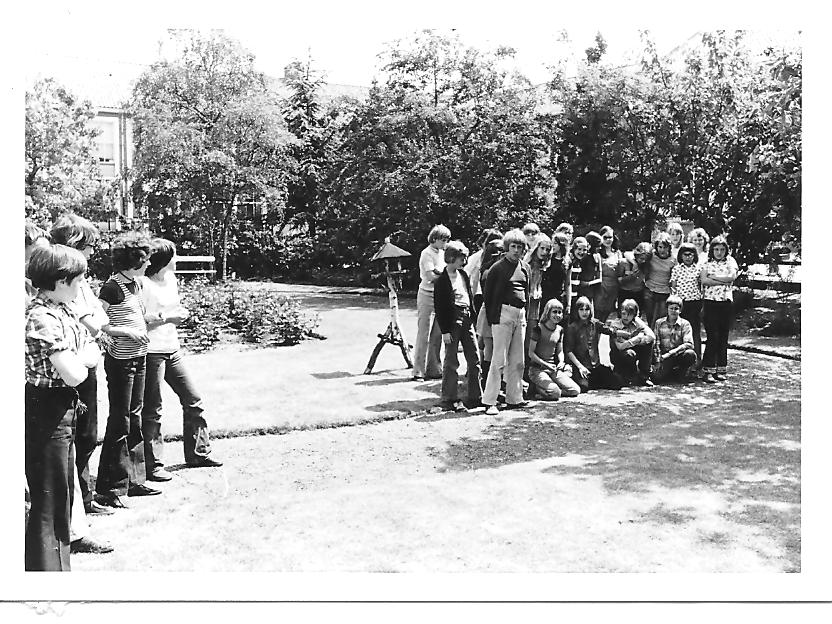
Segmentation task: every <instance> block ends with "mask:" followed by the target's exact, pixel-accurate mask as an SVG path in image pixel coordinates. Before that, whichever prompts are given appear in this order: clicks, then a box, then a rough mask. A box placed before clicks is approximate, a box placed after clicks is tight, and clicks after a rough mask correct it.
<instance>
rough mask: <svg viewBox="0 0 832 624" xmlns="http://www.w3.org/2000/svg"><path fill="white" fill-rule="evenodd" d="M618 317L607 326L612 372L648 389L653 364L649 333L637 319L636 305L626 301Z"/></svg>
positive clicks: (650, 334)
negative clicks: (609, 331) (609, 336)
mask: <svg viewBox="0 0 832 624" xmlns="http://www.w3.org/2000/svg"><path fill="white" fill-rule="evenodd" d="M618 311H619V317H618V318H617V319H615V320H614V321H612V323H610V328H611V329H612V330H613V334H612V336H613V339H612V340H611V341H610V342H611V344H610V363H611V364H612V366H613V370H614V371H615V372H616V373H618V374H619V375H620V376H621V378H622V379H624V380H625V381H626V382H627V383H628V384H632V383H637V384H638V385H640V386H652V385H653V382H652V381H650V367H651V365H652V363H653V341H654V340H655V339H656V336H655V334H653V331H652V330H651V329H650V328H649V327H648V326H647V324H646V323H645V322H644V321H642V320H641V319H640V318H639V315H638V313H639V309H638V304H637V303H636V302H635V301H633V300H632V299H626V300H625V301H623V302H622V303H621V307H620V308H619V310H618Z"/></svg>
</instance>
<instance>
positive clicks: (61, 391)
mask: <svg viewBox="0 0 832 624" xmlns="http://www.w3.org/2000/svg"><path fill="white" fill-rule="evenodd" d="M26 270H27V276H28V278H29V280H30V281H31V284H32V286H33V287H34V288H36V289H37V290H38V294H37V295H36V296H35V297H34V299H33V300H32V301H31V303H30V304H29V307H28V309H27V311H26V331H25V336H26V352H25V354H26V355H25V367H26V369H25V370H26V389H25V408H24V409H25V423H26V424H25V457H26V482H27V484H28V487H29V496H30V500H31V508H30V510H29V521H28V522H27V524H26V537H25V546H24V551H25V568H26V570H39V571H68V570H69V569H70V564H69V553H70V534H69V533H70V515H71V511H70V510H71V508H72V500H73V497H74V495H73V491H74V489H75V488H74V482H75V453H74V447H73V436H74V429H75V418H76V411H77V410H80V409H84V406H82V405H81V404H80V402H79V401H78V391H77V390H76V387H77V386H78V384H80V383H81V382H83V381H84V380H85V379H86V378H87V374H88V371H89V369H90V368H91V367H93V366H95V365H96V364H97V362H98V358H99V357H100V355H101V354H100V352H99V351H98V349H97V348H96V347H94V346H93V347H90V342H89V341H88V340H87V337H86V332H87V330H86V329H85V328H84V326H83V325H81V323H80V322H79V321H78V318H77V316H76V315H75V312H74V311H73V310H72V308H71V307H70V303H71V302H72V301H74V300H75V298H76V297H77V296H78V290H79V285H80V282H81V280H83V279H84V272H85V271H86V270H87V262H86V260H85V259H84V256H83V255H82V254H81V252H79V251H77V250H75V249H71V248H70V247H66V246H64V245H49V246H40V247H37V248H35V249H33V251H32V254H31V257H30V258H29V262H28V265H27V269H26Z"/></svg>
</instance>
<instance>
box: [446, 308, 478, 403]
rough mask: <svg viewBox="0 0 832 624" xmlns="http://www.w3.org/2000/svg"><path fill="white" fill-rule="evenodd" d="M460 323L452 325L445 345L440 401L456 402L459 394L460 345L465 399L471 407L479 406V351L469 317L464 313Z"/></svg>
mask: <svg viewBox="0 0 832 624" xmlns="http://www.w3.org/2000/svg"><path fill="white" fill-rule="evenodd" d="M460 320H461V323H457V324H456V325H454V327H453V329H452V330H451V342H450V344H446V345H445V362H444V364H443V366H442V400H443V401H448V402H453V401H456V400H457V397H458V392H459V373H458V372H457V369H458V368H459V357H458V353H457V351H458V348H457V347H458V345H459V343H460V342H461V343H462V352H463V354H464V355H465V362H466V364H467V366H468V372H467V373H466V377H467V381H468V383H467V385H468V392H467V395H466V399H467V400H468V402H469V403H470V404H472V405H477V404H479V402H480V400H481V399H482V380H481V379H480V350H479V348H478V347H477V334H476V332H475V331H474V324H473V320H472V318H471V315H470V314H468V313H466V314H464V315H463V316H462V317H461V319H460Z"/></svg>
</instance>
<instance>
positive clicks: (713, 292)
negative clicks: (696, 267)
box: [700, 236, 738, 383]
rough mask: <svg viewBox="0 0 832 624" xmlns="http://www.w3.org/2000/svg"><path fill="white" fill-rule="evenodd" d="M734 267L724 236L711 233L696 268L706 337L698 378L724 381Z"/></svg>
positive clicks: (735, 270) (735, 263) (732, 297)
mask: <svg viewBox="0 0 832 624" xmlns="http://www.w3.org/2000/svg"><path fill="white" fill-rule="evenodd" d="M737 269H738V268H737V262H736V261H735V260H734V258H732V257H731V255H730V250H729V249H728V241H727V240H726V238H725V237H724V236H717V237H715V238H714V239H713V240H712V241H711V246H710V248H709V249H708V261H707V262H705V263H704V264H703V265H702V269H701V271H700V279H701V281H702V298H703V300H704V301H703V305H702V310H703V324H704V325H705V334H706V335H707V337H708V341H707V342H706V343H705V353H704V354H703V355H702V370H703V372H704V377H703V378H702V379H703V381H705V382H707V383H714V382H715V381H725V374H726V373H727V372H728V332H729V330H730V329H731V320H732V317H733V304H734V294H733V286H734V280H735V279H737ZM709 375H710V377H709Z"/></svg>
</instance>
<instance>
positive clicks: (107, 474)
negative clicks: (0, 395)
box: [25, 214, 222, 571]
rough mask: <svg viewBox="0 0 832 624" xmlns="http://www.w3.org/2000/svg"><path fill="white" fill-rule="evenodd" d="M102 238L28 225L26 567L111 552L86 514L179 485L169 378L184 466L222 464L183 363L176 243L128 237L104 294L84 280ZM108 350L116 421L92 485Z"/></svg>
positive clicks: (70, 222)
mask: <svg viewBox="0 0 832 624" xmlns="http://www.w3.org/2000/svg"><path fill="white" fill-rule="evenodd" d="M98 241H99V232H98V230H97V228H96V227H95V225H93V224H92V223H91V222H90V221H88V220H86V219H84V218H82V217H79V216H77V215H74V214H66V215H62V216H61V217H59V218H58V219H57V220H56V221H55V223H54V224H53V225H52V227H51V229H50V231H49V233H48V234H47V233H46V232H45V231H44V230H41V229H40V228H38V227H37V226H35V225H34V224H32V223H29V222H27V223H26V326H25V327H26V329H25V342H26V357H25V369H26V370H25V375H26V388H25V419H26V424H25V445H26V447H25V448H26V450H25V464H26V482H27V491H28V496H29V500H30V506H29V513H28V520H27V525H26V539H25V567H26V570H48V571H63V570H69V569H70V553H71V552H92V553H105V552H110V551H112V549H113V548H112V546H111V545H109V544H107V543H105V542H102V541H98V540H95V539H94V538H93V537H92V536H90V534H89V533H90V526H89V523H88V521H87V516H88V515H108V514H112V513H113V510H114V509H121V508H125V507H127V505H126V504H125V503H124V501H123V500H122V497H124V496H128V497H131V496H153V495H158V494H161V493H162V492H161V490H160V489H158V488H154V487H150V486H148V485H146V482H147V481H151V482H165V481H170V480H171V479H172V478H173V476H172V474H171V473H170V472H168V471H167V470H165V468H164V464H163V462H162V449H163V438H162V433H161V416H162V398H161V383H162V380H164V381H165V382H166V383H167V384H168V385H169V386H170V387H171V388H172V389H173V390H174V392H175V393H176V394H177V396H178V397H179V400H180V403H181V405H182V410H183V443H184V455H185V464H186V465H187V466H189V467H214V466H221V465H222V462H220V461H217V460H216V459H214V458H212V457H211V456H210V453H211V447H210V440H209V435H208V427H207V424H206V422H205V419H204V418H203V416H202V412H203V407H202V401H201V399H200V396H199V394H198V393H197V391H196V390H195V388H194V385H193V383H192V381H191V379H190V377H189V376H188V374H187V371H186V370H185V368H184V366H183V364H182V354H181V351H180V347H179V339H178V333H177V328H176V326H177V325H178V324H179V323H181V322H182V321H183V320H184V319H186V318H187V317H188V310H187V309H185V308H184V307H183V306H182V305H181V303H180V301H179V294H178V291H177V284H176V278H175V275H174V270H175V263H176V257H175V256H176V247H175V245H174V244H173V243H172V242H170V241H168V240H165V239H152V240H151V239H150V238H149V237H148V236H146V235H144V234H142V233H139V232H126V233H124V234H122V235H120V236H118V237H117V238H116V239H115V240H114V241H113V243H112V245H111V247H110V253H111V257H112V265H113V275H112V276H110V278H109V279H108V280H107V281H106V282H105V283H104V284H102V286H101V288H100V290H99V292H98V294H97V295H96V294H95V293H94V292H93V290H92V288H91V286H90V283H89V282H88V280H87V277H86V272H87V262H88V260H89V258H90V257H91V256H92V254H93V253H94V251H95V250H96V248H97V244H98ZM102 351H103V360H104V371H105V374H106V377H107V395H108V401H109V414H108V418H107V424H106V429H105V433H104V440H103V443H102V446H101V455H100V458H99V463H98V475H97V478H96V480H95V484H94V487H93V483H92V481H91V478H90V468H89V461H90V458H91V456H92V454H93V451H94V450H95V448H96V444H97V440H98V411H97V404H98V396H97V394H98V393H97V378H96V371H97V368H98V365H99V362H100V360H101V358H102Z"/></svg>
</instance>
